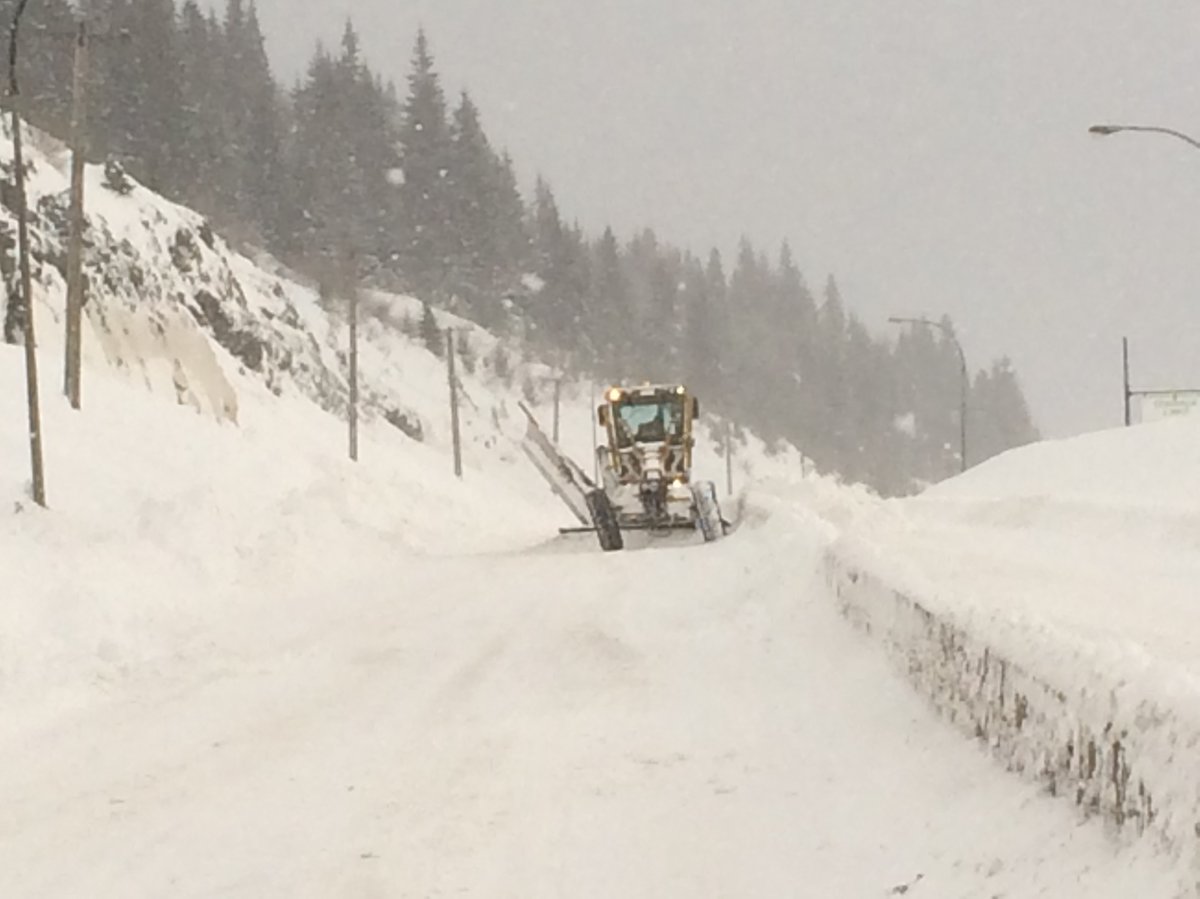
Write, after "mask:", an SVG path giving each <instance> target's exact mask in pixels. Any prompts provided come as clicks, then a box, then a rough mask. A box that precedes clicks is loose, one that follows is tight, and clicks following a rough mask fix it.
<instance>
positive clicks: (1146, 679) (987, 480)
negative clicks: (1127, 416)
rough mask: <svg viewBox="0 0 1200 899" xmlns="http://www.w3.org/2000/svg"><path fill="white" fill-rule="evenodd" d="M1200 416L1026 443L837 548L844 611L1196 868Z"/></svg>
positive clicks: (1061, 777)
mask: <svg viewBox="0 0 1200 899" xmlns="http://www.w3.org/2000/svg"><path fill="white" fill-rule="evenodd" d="M1198 447H1200V426H1198V425H1197V424H1196V423H1195V422H1187V421H1171V422H1164V423H1161V424H1156V425H1152V426H1142V427H1139V428H1133V429H1128V430H1119V431H1112V432H1104V433H1099V434H1091V435H1086V436H1084V437H1080V438H1075V439H1072V440H1063V441H1055V442H1047V443H1044V444H1037V445H1034V446H1031V447H1027V448H1024V449H1021V450H1016V451H1013V452H1011V453H1008V454H1005V455H1004V456H1001V457H999V458H997V459H995V460H993V461H991V462H989V463H987V464H985V465H981V466H980V467H979V468H978V469H976V470H973V471H971V472H968V473H967V474H966V475H964V476H962V477H960V478H956V479H954V480H952V481H949V482H946V483H944V484H942V485H939V486H938V487H936V488H933V489H931V490H929V491H927V492H926V493H925V494H923V495H922V496H920V497H917V498H913V499H910V500H901V501H894V502H889V503H879V504H877V505H876V506H875V507H874V508H870V507H863V508H861V509H859V510H857V513H856V514H854V515H853V516H852V523H851V524H850V526H848V527H847V528H845V530H844V531H843V532H842V533H841V534H840V535H839V537H838V538H837V539H836V540H835V541H834V542H833V543H832V545H831V547H830V549H829V551H828V553H827V555H826V559H825V568H826V575H827V579H828V581H829V583H830V585H831V587H832V589H833V590H834V592H835V594H836V595H837V597H838V601H839V604H840V605H841V607H842V609H843V611H844V613H845V614H846V616H847V617H848V618H849V619H850V620H851V621H853V622H854V623H856V624H857V625H858V626H860V627H862V628H863V629H865V630H868V631H870V632H871V633H872V634H874V635H876V636H877V637H878V638H879V639H880V640H881V641H882V642H883V643H884V645H885V646H886V647H887V648H888V650H889V652H890V653H891V655H892V656H893V657H894V658H895V660H896V661H897V663H898V665H899V667H900V668H901V669H902V670H903V671H904V672H905V673H906V674H907V675H908V677H909V678H910V680H911V681H912V682H913V683H914V685H915V686H916V687H917V688H918V689H919V690H920V691H921V692H923V693H924V694H926V695H927V696H929V697H930V698H931V700H932V701H933V703H934V705H935V706H936V707H937V708H938V709H939V710H940V711H941V712H942V713H943V714H944V715H945V716H946V717H947V718H948V719H950V720H951V721H953V722H954V723H955V724H956V725H957V726H959V727H960V728H961V729H962V730H963V731H964V732H966V733H967V734H969V735H971V736H973V737H976V738H978V739H980V740H981V741H983V742H985V743H986V744H987V745H988V746H989V747H990V748H991V750H992V751H993V752H994V753H995V754H996V755H997V756H998V757H999V758H1000V759H1001V760H1002V761H1003V762H1004V763H1005V764H1006V765H1007V766H1008V767H1010V768H1011V769H1013V770H1014V771H1018V772H1021V773H1023V774H1025V775H1026V776H1028V777H1031V778H1033V779H1036V780H1037V781H1038V782H1040V783H1041V784H1042V785H1044V786H1045V788H1046V789H1048V790H1049V791H1051V792H1052V793H1055V794H1056V795H1062V796H1067V797H1069V798H1070V799H1071V800H1072V801H1073V802H1074V803H1076V804H1077V805H1078V806H1080V807H1081V808H1082V809H1084V810H1085V811H1087V812H1088V813H1094V814H1098V815H1100V816H1102V817H1103V818H1104V819H1105V820H1107V821H1109V822H1111V823H1112V824H1113V825H1114V826H1115V827H1118V828H1120V830H1121V832H1122V834H1123V835H1125V836H1126V837H1130V838H1132V837H1137V836H1145V837H1147V838H1149V839H1151V840H1152V841H1153V842H1154V843H1155V844H1156V845H1160V846H1161V847H1163V848H1164V850H1165V851H1167V852H1169V853H1170V854H1171V855H1172V857H1173V858H1174V859H1175V860H1176V862H1177V863H1178V864H1179V865H1180V866H1181V870H1185V871H1187V872H1189V875H1188V876H1189V877H1190V876H1192V874H1193V873H1194V872H1200V856H1198V855H1197V851H1196V850H1197V846H1196V834H1197V833H1200V781H1198V780H1197V778H1196V776H1195V771H1194V765H1193V764H1191V759H1190V756H1189V754H1190V750H1191V749H1192V748H1194V747H1195V746H1196V745H1200V607H1197V605H1196V603H1195V586H1194V585H1195V584H1196V583H1197V576H1198V575H1200V554H1198V553H1197V552H1196V548H1197V540H1196V537H1197V535H1198V534H1200V503H1198V502H1197V501H1196V499H1195V497H1196V496H1197V493H1196V488H1198V487H1200V450H1198Z"/></svg>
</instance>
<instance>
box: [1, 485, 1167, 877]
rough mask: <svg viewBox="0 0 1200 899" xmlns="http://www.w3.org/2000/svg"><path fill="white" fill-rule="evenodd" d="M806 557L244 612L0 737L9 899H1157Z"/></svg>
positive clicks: (756, 539)
mask: <svg viewBox="0 0 1200 899" xmlns="http://www.w3.org/2000/svg"><path fill="white" fill-rule="evenodd" d="M818 543H819V541H818V539H817V537H816V536H815V534H814V529H813V528H812V527H807V526H805V523H804V522H803V520H801V519H799V518H792V517H790V516H789V515H787V514H786V513H785V512H784V511H782V506H781V507H780V511H778V512H777V514H775V515H774V517H773V518H771V520H770V521H767V522H765V523H762V522H759V523H756V524H753V525H751V526H748V527H747V528H745V529H743V531H742V532H740V533H739V534H737V535H735V536H734V537H732V538H731V539H729V540H727V541H725V542H724V543H723V544H720V545H718V546H715V547H668V548H658V549H653V550H647V551H643V552H630V553H625V554H620V555H615V556H602V555H600V554H599V553H596V552H594V551H592V549H591V547H590V546H588V545H587V544H586V543H584V544H579V545H573V546H567V547H566V548H565V551H564V548H563V547H558V548H557V549H558V551H554V552H549V551H544V550H543V551H533V552H530V553H522V554H506V555H491V556H476V557H468V558H457V559H454V558H442V559H437V558H431V559H424V560H415V559H413V558H405V559H404V560H403V561H402V562H396V563H395V564H394V565H393V566H392V567H391V569H390V570H386V569H385V570H383V571H373V572H372V574H371V576H370V577H367V576H366V575H364V576H363V578H362V579H361V581H360V582H358V583H351V584H347V585H346V586H345V588H344V589H342V590H339V591H337V593H336V595H329V594H328V592H327V591H326V592H325V593H323V594H320V595H315V596H303V595H298V596H293V597H289V598H288V602H289V604H290V607H291V610H292V611H291V612H290V613H289V614H288V615H287V616H286V617H285V618H283V619H280V618H278V617H276V618H275V619H274V620H273V621H268V620H267V619H264V620H263V621H262V622H261V623H260V624H254V623H253V622H255V621H256V619H255V618H254V617H253V616H248V617H245V618H239V619H238V620H237V622H236V623H234V624H231V625H230V626H229V627H228V628H227V629H224V630H216V631H214V632H213V633H212V635H211V640H212V650H211V654H210V655H208V656H207V657H206V658H204V659H203V660H202V661H197V660H196V659H195V658H190V659H189V660H183V659H181V660H179V662H178V664H176V665H174V666H171V665H166V666H160V667H159V668H158V669H157V670H156V671H155V672H154V673H153V675H152V676H138V675H137V674H136V673H134V674H131V676H130V677H128V678H127V679H126V680H124V681H121V682H119V683H118V684H115V685H113V686H111V687H110V688H109V691H108V693H107V695H106V696H105V697H104V698H103V699H102V700H96V699H95V698H94V697H93V698H91V699H90V700H89V701H88V702H87V703H86V704H80V705H79V707H78V708H76V709H75V710H74V711H67V710H63V711H60V712H59V713H58V714H57V715H56V716H54V717H53V718H48V717H46V716H45V715H43V716H41V717H40V718H39V720H37V721H36V723H35V722H34V721H32V720H28V719H21V718H19V717H18V718H14V719H9V720H8V721H7V722H6V723H4V724H0V795H2V796H3V797H4V802H3V803H2V804H0V895H3V896H13V897H39V899H51V897H81V896H88V897H161V896H173V897H174V896H178V897H200V896H205V897H210V896H221V897H266V896H271V897H274V896H279V897H309V896H311V897H323V899H324V897H346V899H350V897H354V899H362V897H368V899H372V897H380V899H382V897H435V896H480V897H522V899H529V897H560V896H561V897H614V896H622V897H636V896H646V897H663V896H687V897H776V896H778V897H785V896H786V897H795V896H813V897H858V896H864V897H876V896H879V897H883V896H888V895H900V894H901V893H903V892H907V894H908V895H911V896H917V897H921V899H926V897H955V899H964V897H972V896H981V897H983V896H986V897H992V896H998V895H1004V896H1034V895H1054V896H1065V895H1081V894H1084V893H1086V894H1087V895H1089V896H1092V897H1103V896H1113V897H1117V896H1129V895H1133V894H1134V893H1135V891H1137V892H1140V893H1141V894H1144V895H1164V896H1165V895H1169V891H1168V889H1167V887H1166V886H1165V881H1156V878H1159V877H1161V872H1159V871H1158V869H1157V868H1156V867H1154V866H1152V865H1150V864H1149V863H1146V862H1144V861H1139V860H1137V859H1132V858H1130V857H1128V856H1122V855H1121V854H1119V853H1118V852H1117V851H1116V850H1115V849H1114V848H1113V846H1112V845H1111V844H1110V843H1109V842H1108V841H1107V840H1106V839H1105V837H1104V835H1103V834H1102V833H1101V832H1100V830H1099V829H1098V828H1096V827H1094V826H1091V825H1083V826H1080V825H1079V824H1077V822H1076V821H1075V819H1074V817H1073V813H1072V811H1071V809H1070V808H1069V807H1067V806H1066V805H1065V804H1061V803H1056V802H1054V801H1052V800H1048V799H1045V798H1043V797H1040V796H1038V795H1036V793H1035V792H1034V791H1033V790H1032V788H1030V787H1028V786H1026V785H1024V784H1022V783H1020V782H1019V781H1017V780H1016V779H1014V778H1012V777H1011V776H1009V775H1006V774H1005V773H1004V772H1002V771H1001V770H999V769H998V768H996V767H995V766H994V765H993V763H992V762H991V761H989V760H988V758H987V757H986V756H985V755H983V754H982V753H981V752H980V751H979V750H977V748H976V747H974V746H972V745H970V744H968V743H966V742H964V741H963V740H962V738H961V737H960V736H958V734H957V733H955V732H953V731H951V730H950V729H948V728H946V727H945V726H944V725H943V724H942V723H940V722H939V721H938V720H937V719H935V718H934V717H932V715H931V714H930V713H929V712H928V711H927V710H926V709H925V707H924V706H923V705H922V703H921V702H920V700H919V699H918V698H917V697H916V696H915V695H914V694H913V693H912V692H911V691H910V690H909V688H908V687H907V686H905V685H904V684H903V683H901V682H900V681H899V680H898V679H897V678H896V677H895V675H894V674H893V673H892V672H891V671H890V670H889V669H888V667H887V666H886V664H885V662H884V661H883V660H882V658H881V654H880V653H879V652H878V650H877V648H876V647H874V646H873V645H872V644H871V643H870V642H869V640H867V639H866V638H864V637H861V636H860V635H858V634H856V633H854V632H853V631H852V630H851V629H850V628H848V627H847V626H846V625H845V623H844V622H842V621H840V620H839V619H837V617H836V616H835V614H834V612H833V607H832V603H831V602H830V601H829V599H828V597H826V596H825V595H824V594H823V593H822V591H821V589H820V587H819V586H818V585H817V583H816V580H815V576H814V572H815V571H816V554H817V552H818V549H819V546H818ZM1156 884H1158V885H1161V886H1162V887H1163V888H1162V889H1156ZM906 887H907V890H905V888H906Z"/></svg>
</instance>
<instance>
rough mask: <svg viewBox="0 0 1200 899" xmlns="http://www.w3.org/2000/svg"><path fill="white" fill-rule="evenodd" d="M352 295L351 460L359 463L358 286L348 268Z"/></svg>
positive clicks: (347, 272) (349, 290) (348, 282)
mask: <svg viewBox="0 0 1200 899" xmlns="http://www.w3.org/2000/svg"><path fill="white" fill-rule="evenodd" d="M344 283H345V285H346V290H347V291H348V292H349V294H350V459H351V461H353V462H357V461H358V284H357V282H356V281H355V279H354V275H353V273H352V272H351V270H350V266H346V273H345V278H344Z"/></svg>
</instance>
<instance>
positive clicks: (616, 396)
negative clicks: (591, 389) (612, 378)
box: [608, 387, 624, 403]
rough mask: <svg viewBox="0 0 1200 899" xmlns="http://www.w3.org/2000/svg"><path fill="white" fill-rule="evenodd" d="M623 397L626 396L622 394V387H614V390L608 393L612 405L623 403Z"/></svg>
mask: <svg viewBox="0 0 1200 899" xmlns="http://www.w3.org/2000/svg"><path fill="white" fill-rule="evenodd" d="M622 396H624V394H623V393H622V392H621V388H620V387H614V388H613V389H612V390H610V391H609V392H608V401H609V402H610V403H617V402H620V401H621V397H622Z"/></svg>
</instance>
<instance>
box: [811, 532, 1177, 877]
mask: <svg viewBox="0 0 1200 899" xmlns="http://www.w3.org/2000/svg"><path fill="white" fill-rule="evenodd" d="M853 557H854V554H853V553H850V554H845V553H843V552H841V551H839V547H838V545H837V544H836V543H835V544H834V546H833V547H832V548H830V549H829V550H828V551H827V553H826V555H825V559H824V569H825V576H826V579H827V580H828V583H829V585H830V587H831V589H832V591H833V593H834V595H835V596H836V597H837V601H838V603H839V606H840V608H841V611H842V613H843V614H844V615H845V617H846V618H847V619H849V620H850V621H851V622H852V623H853V624H854V625H855V626H856V627H858V628H860V629H861V630H863V631H865V632H867V633H869V634H871V635H872V636H873V637H875V638H877V639H878V640H879V641H880V642H881V643H882V644H883V646H884V647H885V648H886V650H887V651H888V653H889V654H890V655H891V656H892V658H893V660H894V661H895V662H896V663H897V664H898V666H899V668H900V669H901V671H902V672H903V673H904V674H905V675H906V676H907V678H908V679H909V680H910V681H911V682H912V684H913V686H915V687H916V688H917V689H918V690H919V691H920V692H921V693H922V694H924V695H925V696H927V697H928V698H929V699H930V700H931V702H932V703H933V705H934V707H935V708H936V709H937V710H938V712H939V713H940V714H941V715H942V716H943V717H945V718H947V719H948V720H949V721H950V722H952V723H953V724H954V725H955V726H956V727H958V728H959V729H960V730H962V731H963V732H964V733H966V734H968V735H970V736H972V737H974V738H977V739H978V740H980V741H982V742H983V743H985V744H986V745H987V746H988V747H989V748H990V750H991V752H992V754H993V755H994V756H995V757H996V758H997V759H999V760H1000V761H1001V762H1002V763H1003V764H1004V765H1006V767H1007V768H1008V769H1009V770H1011V771H1014V772H1019V773H1021V774H1022V775H1024V776H1025V777H1027V778H1030V779H1033V780H1035V781H1037V782H1039V783H1040V784H1042V785H1043V786H1044V787H1045V789H1046V790H1047V791H1048V792H1050V793H1051V794H1053V795H1056V796H1061V797H1065V798H1067V799H1068V800H1070V801H1071V802H1073V803H1074V804H1075V805H1077V806H1079V807H1080V808H1081V809H1082V810H1084V811H1085V812H1086V813H1089V814H1094V815H1099V816H1102V817H1103V818H1104V820H1105V821H1106V822H1108V824H1109V825H1110V826H1111V827H1112V828H1113V829H1115V830H1117V831H1118V832H1119V833H1120V835H1121V837H1122V838H1127V839H1130V840H1133V839H1152V840H1154V841H1155V843H1156V844H1157V845H1156V848H1161V849H1162V850H1164V851H1165V852H1167V853H1169V855H1170V856H1172V857H1173V858H1174V860H1175V862H1176V864H1178V865H1180V866H1182V867H1183V869H1184V870H1186V871H1187V872H1189V873H1188V874H1187V875H1186V876H1187V877H1188V880H1189V882H1192V883H1195V882H1196V877H1195V876H1194V873H1195V872H1197V871H1200V865H1198V864H1197V859H1198V855H1200V854H1198V853H1197V849H1198V848H1200V714H1198V713H1197V710H1198V709H1200V687H1198V686H1197V685H1196V684H1195V683H1192V682H1191V681H1190V680H1187V679H1183V680H1181V679H1180V678H1178V677H1175V678H1174V679H1169V678H1166V677H1164V676H1163V674H1164V672H1163V671H1162V670H1161V666H1158V665H1157V664H1156V663H1153V662H1146V661H1143V662H1141V663H1139V664H1138V665H1136V666H1133V667H1132V668H1131V666H1130V665H1129V664H1128V655H1127V654H1126V655H1125V656H1124V657H1123V658H1124V664H1121V663H1117V662H1113V660H1112V658H1111V657H1108V656H1106V655H1105V653H1104V651H1103V650H1100V651H1097V648H1096V647H1089V648H1087V649H1084V648H1081V647H1079V646H1074V647H1072V646H1070V645H1067V646H1060V647H1058V651H1056V653H1054V654H1053V657H1052V658H1051V660H1050V661H1048V662H1045V663H1043V660H1044V659H1046V658H1048V656H1047V653H1046V650H1045V647H1044V646H1040V645H1038V644H1039V640H1038V639H1037V638H1036V637H1035V638H1034V639H1032V640H1029V641H1025V640H1023V639H1022V637H1021V635H1020V633H1019V632H1018V631H1019V629H1011V630H1009V631H1007V632H1006V631H1005V630H1004V628H999V629H997V628H995V627H993V626H992V625H993V624H994V622H988V623H987V624H988V626H986V627H985V626H974V627H973V626H972V623H971V622H970V620H966V621H963V620H958V618H960V617H963V616H956V615H955V614H954V613H953V612H951V611H950V610H948V609H946V608H939V607H937V602H936V601H935V602H934V603H932V604H931V603H930V602H928V601H924V600H922V599H921V598H919V597H917V596H913V595H909V593H906V592H904V591H902V590H899V589H896V588H894V587H893V586H891V585H890V584H889V583H887V582H886V580H885V579H884V578H883V577H881V576H879V575H877V574H875V573H873V572H872V571H871V570H869V566H868V565H863V564H860V563H856V562H853V561H849V559H852V558H853ZM985 635H986V636H985ZM1133 668H1136V670H1133ZM1068 671H1069V673H1067V672H1068Z"/></svg>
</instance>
